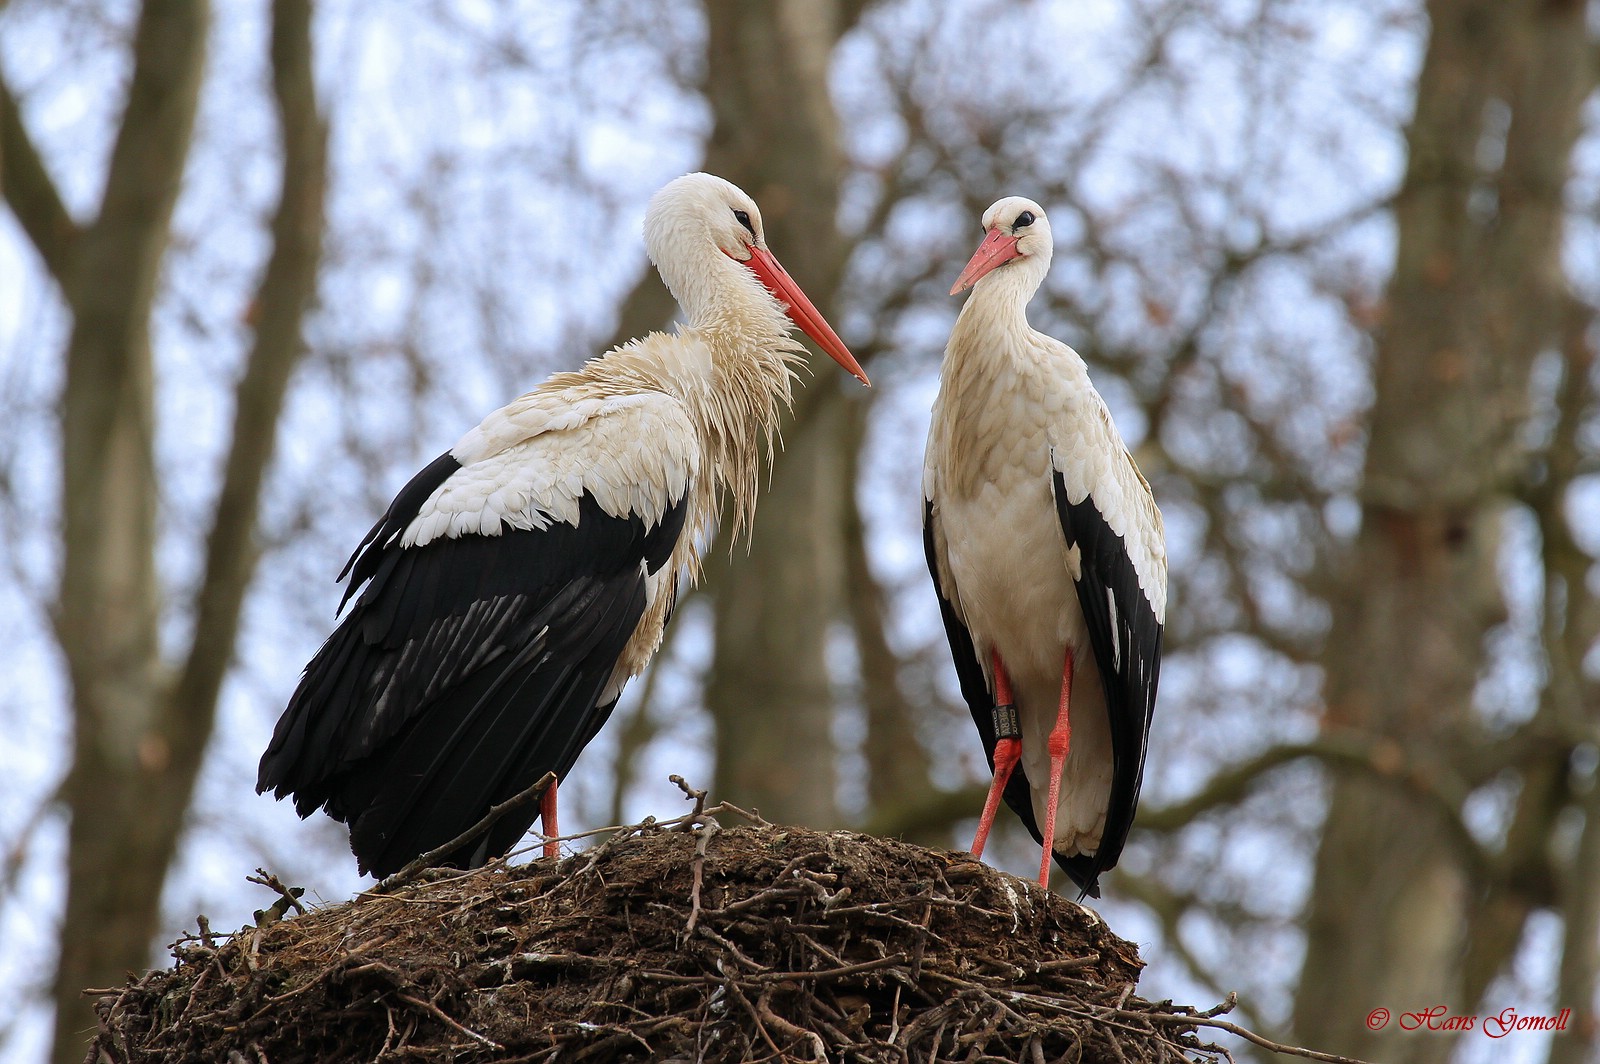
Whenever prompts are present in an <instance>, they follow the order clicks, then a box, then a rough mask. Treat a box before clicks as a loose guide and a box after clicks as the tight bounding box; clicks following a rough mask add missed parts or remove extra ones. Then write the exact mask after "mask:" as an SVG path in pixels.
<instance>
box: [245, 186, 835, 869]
mask: <svg viewBox="0 0 1600 1064" xmlns="http://www.w3.org/2000/svg"><path fill="white" fill-rule="evenodd" d="M645 236H646V243H647V246H648V248H649V251H650V256H651V259H652V260H653V261H654V262H655V263H656V265H657V268H658V269H659V270H660V272H661V275H662V278H663V280H665V281H666V282H667V285H668V287H669V288H671V289H672V292H673V294H674V295H675V296H676V297H677V298H678V300H679V302H680V303H681V304H682V306H683V308H684V311H685V316H686V318H687V323H686V325H685V326H684V327H682V328H681V329H680V330H679V331H678V333H677V334H675V335H663V334H652V335H650V336H648V337H645V338H643V339H641V340H636V341H633V342H631V343H629V344H625V345H623V346H622V347H619V348H617V349H615V350H613V351H610V352H608V353H606V354H605V355H603V356H600V357H599V358H596V359H594V360H592V361H590V362H589V363H587V364H586V365H585V366H584V367H583V368H582V369H580V370H578V371H576V372H571V373H560V374H557V375H555V376H553V377H551V378H550V379H549V380H548V381H546V382H545V383H544V384H543V385H541V386H540V387H538V388H537V389H535V390H534V391H532V392H530V393H528V394H527V395H524V396H522V397H521V398H519V399H517V400H515V401H513V402H512V403H510V404H509V405H507V406H505V407H503V408H501V409H500V410H497V411H495V412H494V413H492V414H490V415H489V416H488V417H487V418H485V419H484V420H483V422H482V423H481V424H479V425H478V426H477V427H476V428H474V429H473V430H471V431H470V432H468V433H467V434H466V435H465V436H464V437H462V439H461V440H460V441H459V442H457V443H456V445H455V446H454V447H452V448H451V449H450V450H449V451H448V452H446V453H445V454H443V455H441V456H440V457H439V458H438V459H436V460H435V461H434V462H433V463H432V464H430V465H429V466H428V467H427V468H426V469H424V470H422V472H420V473H418V474H417V476H416V477H414V478H413V479H412V480H411V482H410V483H409V484H407V485H406V486H405V487H404V488H403V489H402V490H401V491H400V493H399V495H398V496H396V498H395V500H394V502H393V503H392V504H391V505H390V507H389V509H388V511H387V512H386V513H385V514H384V516H383V517H382V518H381V519H380V520H379V521H378V523H377V524H376V525H375V526H374V527H373V528H372V530H371V531H370V532H369V533H368V534H367V536H366V538H365V539H364V540H363V541H362V543H361V545H360V546H359V547H358V548H357V550H356V552H355V554H354V556H352V558H351V559H350V562H349V564H348V565H347V566H346V568H345V572H344V573H342V574H341V577H343V576H346V575H348V576H349V578H350V584H349V588H348V590H347V591H346V594H345V599H346V601H347V602H348V601H349V599H350V598H351V596H353V595H354V596H355V605H354V606H353V607H352V608H351V610H350V612H349V613H347V614H346V615H345V617H344V619H343V621H342V622H341V623H340V625H339V626H338V628H337V629H336V630H335V631H334V633H333V635H332V636H330V637H329V639H328V641H327V642H326V643H325V644H324V645H323V647H322V649H321V650H319V651H318V652H317V654H316V656H315V657H314V658H313V659H312V661H311V663H310V664H309V665H307V666H306V670H305V674H304V676H303V677H302V679H301V682H300V686H299V688H298V689H297V690H296V692H295V694H294V696H293V698H292V699H291V701H290V703H289V706H288V708H287V709H286V710H285V712H284V714H283V717H282V718H281V719H280V720H279V722H278V726H277V729H276V731H275V732H274V734H273V738H272V743H271V745H270V746H269V747H268V749H267V751H266V753H265V754H264V755H263V756H262V759H261V769H260V776H259V780H258V789H259V790H267V789H269V788H271V789H273V790H274V791H275V793H276V795H277V796H278V797H280V798H281V797H284V796H285V795H287V794H293V795H294V796H295V808H296V810H297V811H298V812H299V813H300V815H301V816H307V815H309V814H310V813H311V812H312V810H314V809H316V808H318V807H322V808H324V809H326V810H327V812H328V813H329V814H330V815H331V816H333V817H335V818H336V819H339V820H342V821H345V822H347V823H348V824H349V825H350V843H351V848H352V849H353V850H354V851H355V854H356V856H357V859H358V861H359V863H360V865H361V867H362V870H363V871H369V872H372V873H373V874H375V875H380V876H381V875H387V874H390V873H392V872H394V871H395V870H397V869H399V868H400V867H402V866H403V865H404V864H405V863H406V862H407V861H409V860H410V859H411V858H413V857H415V856H417V855H419V854H422V853H425V852H427V851H428V850H430V849H433V848H435V847H439V846H442V845H443V844H445V843H448V842H450V841H452V840H453V839H455V838H456V837H457V836H458V835H460V834H461V833H462V832H464V831H465V830H466V829H467V828H469V827H471V826H472V825H473V824H475V823H476V822H477V821H478V820H480V819H481V818H482V817H483V816H485V815H486V814H487V813H488V811H489V810H490V809H491V808H492V807H493V806H494V805H496V804H498V803H500V802H503V801H505V800H506V799H507V798H510V797H512V796H514V795H516V794H518V793H520V792H521V791H522V790H524V789H526V788H528V787H530V786H531V785H533V783H534V782H535V781H537V780H538V779H539V778H540V777H541V776H542V775H543V774H544V773H545V772H547V771H554V772H555V773H556V774H557V776H558V777H561V778H564V777H565V776H566V774H567V773H568V771H569V770H570V769H571V768H572V766H573V763H574V762H575V761H576V759H577V757H578V754H579V752H580V751H581V750H582V749H583V747H584V746H585V745H586V744H587V743H588V742H589V740H590V739H592V738H593V737H594V735H595V733H596V732H597V731H598V730H599V729H600V727H601V725H603V724H604V723H605V720H606V718H607V717H608V716H609V714H610V712H611V709H612V708H613V707H614V706H615V704H616V700H617V697H618V695H619V694H620V693H621V691H622V688H623V685H624V684H625V683H626V682H627V681H628V679H629V678H631V677H632V676H634V675H636V674H637V673H638V672H639V671H640V670H641V669H643V668H644V665H645V663H646V662H647V661H648V660H649V659H650V657H651V655H652V654H654V653H655V651H656V649H657V647H658V646H659V645H660V643H661V637H662V632H663V629H664V627H665V625H666V622H667V619H668V616H669V615H670V613H671V611H672V605H673V601H674V597H675V593H676V590H677V588H678V585H679V582H680V581H686V580H692V579H693V578H694V577H695V576H696V575H697V570H698V555H697V551H696V548H697V545H698V544H699V543H701V542H702V541H703V539H704V534H705V533H706V531H707V530H708V528H709V527H710V526H711V525H712V524H713V523H714V522H715V521H716V520H717V518H718V516H719V513H718V507H719V502H720V499H721V497H722V493H723V491H724V490H726V491H727V493H728V495H729V496H730V498H731V500H732V504H733V507H734V513H733V521H734V526H735V531H736V532H737V531H738V530H740V529H742V528H747V527H748V525H749V522H750V520H751V518H752V517H753V515H754V512H755V503H756V488H757V465H758V461H759V455H760V452H761V450H762V449H763V447H767V448H770V446H771V441H772V434H773V432H774V431H775V429H776V426H777V419H778V415H779V412H780V411H781V410H782V409H783V408H784V407H785V406H786V405H787V404H788V402H789V397H790V380H791V376H792V367H793V366H794V364H795V363H797V362H798V361H799V358H800V350H801V349H800V347H799V344H798V343H797V342H796V341H795V340H794V339H793V337H792V336H791V335H790V332H789V328H790V319H792V320H793V321H794V322H795V323H798V324H799V325H800V326H801V327H802V328H803V329H804V330H805V331H806V332H807V333H808V334H810V335H811V336H812V337H813V338H814V339H816V340H817V342H818V344H819V345H820V346H821V347H822V348H823V349H824V350H825V351H827V352H828V353H829V354H830V355H832V356H833V357H834V358H835V360H837V361H838V362H839V363H840V364H841V365H842V366H844V367H845V368H846V369H847V370H849V371H851V372H852V373H854V374H855V375H856V376H857V377H859V378H861V380H862V381H863V382H865V380H866V377H865V375H864V374H862V372H861V369H860V367H859V366H858V365H857V364H856V363H855V360H854V358H852V357H851V355H850V353H849V352H848V351H847V350H846V349H845V347H844V345H843V343H842V342H841V341H840V340H839V338H838V337H837V336H836V335H835V334H834V333H833V330H832V329H831V328H829V327H828V325H827V323H826V322H825V321H824V320H823V319H822V317H821V316H820V315H819V314H818V313H817V312H816V310H815V308H814V307H812V306H811V304H810V302H809V300H807V299H806V297H805V296H804V294H803V293H801V292H800V290H799V289H798V287H796V286H795V285H794V282H793V281H792V280H790V279H789V277H788V275H787V274H786V273H784V272H783V269H782V267H781V266H779V265H778V264H777V262H776V260H774V259H773V258H772V256H771V253H770V252H768V251H767V249H766V245H765V242H764V240H763V238H762V235H761V219H760V214H759V212H758V211H757V209H756V206H755V204H754V203H753V202H751V201H750V200H749V198H748V197H747V196H745V195H744V193H742V192H741V191H739V189H737V188H735V187H734V186H733V185H731V184H729V183H727V182H726V181H723V180H721V179H720V178H714V177H711V176H709V175H705V174H691V175H689V176H688V177H684V178H680V179H678V180H677V181H674V182H672V183H671V184H669V185H668V186H666V188H664V189H663V190H662V191H661V192H660V193H658V194H657V196H656V197H655V198H654V199H653V200H652V202H651V205H650V209H649V211H648V212H647V214H646V218H645ZM780 300H781V302H780ZM785 314H787V315H788V317H787V318H786V317H785ZM358 592H359V594H358ZM342 607H343V603H341V608H342ZM541 813H542V815H543V816H544V829H545V834H546V835H554V834H555V832H556V825H555V806H554V794H553V791H552V792H551V793H549V794H548V795H547V798H546V801H545V803H544V805H543V806H542V807H541V809H540V810H530V811H527V812H525V813H508V814H507V815H506V816H505V817H503V818H502V820H501V821H500V822H499V823H497V824H496V826H495V827H494V828H493V829H492V830H491V831H490V832H489V833H488V835H487V836H486V837H485V838H484V839H483V840H482V841H481V842H479V843H477V844H474V845H470V846H467V847H464V848H462V849H461V851H460V852H457V853H454V854H451V855H449V856H448V857H447V858H446V861H447V863H450V864H455V865H458V866H463V867H471V866H474V865H477V864H481V863H483V862H484V861H485V860H487V859H489V858H491V857H495V856H498V855H500V854H503V853H505V852H507V851H508V850H509V849H510V848H511V847H512V846H513V845H515V843H516V841H517V840H518V839H519V838H521V837H522V835H523V834H524V833H525V832H526V831H527V829H528V828H529V827H530V826H531V825H532V823H533V820H534V819H535V817H536V816H538V815H540V814H541ZM553 850H554V844H553V843H552V844H549V845H547V849H546V852H547V853H551V852H553Z"/></svg>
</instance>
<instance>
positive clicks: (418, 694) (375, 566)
mask: <svg viewBox="0 0 1600 1064" xmlns="http://www.w3.org/2000/svg"><path fill="white" fill-rule="evenodd" d="M459 468H460V466H459V464H458V463H457V462H456V461H455V459H454V458H452V457H451V456H450V455H448V454H446V455H444V456H442V457H440V458H439V459H438V460H436V461H435V462H433V463H432V464H431V465H429V466H428V467H427V468H426V469H424V470H423V471H422V472H421V473H419V474H418V475H417V476H416V477H415V478H413V480H412V481H411V482H410V483H409V484H407V485H406V487H405V488H404V489H402V490H401V492H400V494H399V495H398V496H397V497H396V498H395V501H394V503H393V504H391V506H390V507H389V510H388V512H386V513H385V514H384V516H383V518H382V519H381V520H379V522H378V523H377V524H376V525H375V526H374V527H373V529H372V531H371V532H369V533H368V534H367V536H366V538H365V539H364V540H363V541H362V543H361V546H360V547H359V548H357V550H356V552H355V554H354V555H353V556H352V557H351V559H350V563H349V564H348V565H347V566H346V567H345V573H347V574H349V575H350V577H351V589H350V591H347V592H346V596H345V597H346V600H348V599H349V597H350V594H351V593H353V592H354V591H355V589H356V588H357V587H360V586H361V585H362V584H363V583H365V586H364V587H362V588H361V591H360V594H359V595H358V596H357V597H356V600H355V605H354V606H353V607H352V608H351V610H350V612H349V613H347V614H346V615H345V616H344V618H343V620H342V621H341V622H340V624H339V626H338V628H337V629H336V630H335V631H334V633H333V635H331V636H330V637H329V638H328V640H327V642H326V643H324V644H323V646H322V648H321V649H320V650H319V651H318V652H317V654H316V656H315V657H313V658H312V660H311V663H310V664H309V665H307V666H306V670H305V674H304V675H303V676H302V677H301V681H300V686H299V688H298V689H297V690H296V691H295V693H294V696H293V698H292V699H291V700H290V702H289V706H288V709H286V710H285V711H284V714H283V716H282V718H281V719H280V720H279V721H278V726H277V729H276V730H275V731H274V733H273V737H272V742H271V744H270V745H269V746H268V748H267V751H266V753H265V754H264V755H262V758H261V767H260V775H259V777H258V781H257V789H258V790H262V791H265V790H268V789H272V790H273V791H274V792H275V794H276V795H277V796H278V797H280V798H282V797H284V796H285V795H288V794H293V795H294V797H295V809H296V811H298V812H299V814H300V815H301V816H308V815H310V813H311V812H312V811H313V810H315V809H317V808H318V807H322V808H325V809H326V810H327V812H328V813H329V814H330V815H331V816H333V817H335V818H336V819H339V820H342V821H345V822H346V823H348V824H349V825H350V846H351V849H352V850H354V851H355V854H356V858H357V860H358V862H359V864H360V866H361V868H362V870H363V871H367V872H371V873H372V874H374V875H377V876H384V875H389V874H391V873H392V872H394V871H396V870H397V869H399V868H401V867H402V866H404V865H405V863H406V862H407V861H409V860H410V859H411V858H413V857H415V856H417V855H418V854H421V853H425V852H427V851H428V850H430V849H433V848H435V847H437V846H440V845H442V844H444V843H446V842H448V841H450V840H451V839H453V838H455V837H456V836H458V835H459V834H461V833H462V832H463V831H465V830H466V829H467V828H469V827H471V826H472V825H473V824H475V823H477V822H478V821H479V820H480V819H482V818H483V816H484V815H485V814H486V813H487V812H488V810H489V809H490V807H491V806H493V805H495V804H497V803H499V802H502V801H504V800H505V799H507V798H509V797H511V796H513V795H515V794H517V793H519V792H520V791H522V790H524V789H526V788H527V787H529V786H531V785H532V784H533V783H534V782H535V781H537V780H538V779H539V777H540V776H542V775H543V774H544V773H545V772H547V771H554V772H555V773H556V774H557V775H558V776H560V777H565V776H566V774H567V772H568V771H569V770H570V769H571V768H572V765H573V763H574V762H575V761H576V760H577V757H578V753H579V752H580V751H581V750H582V749H583V747H584V745H585V744H586V743H588V741H589V740H590V739H592V738H593V737H594V735H595V733H596V732H597V731H598V730H599V728H600V726H601V725H602V724H603V723H604V722H605V718H606V716H607V715H608V714H609V712H610V710H611V707H612V705H614V704H615V703H614V701H613V702H610V703H607V704H606V705H603V706H602V705H597V702H598V701H599V699H600V697H601V695H602V693H603V691H604V689H605V686H606V683H607V681H608V680H609V679H610V677H611V673H612V670H613V668H614V666H615V664H616V661H617V658H618V656H619V654H620V653H621V651H622V648H623V646H624V645H625V644H626V643H627V641H628V638H629V637H630V636H631V635H632V634H633V631H634V629H635V628H636V627H637V625H638V623H639V619H640V617H641V616H642V615H643V612H644V608H645V580H646V575H647V574H649V573H653V572H655V571H656V570H658V569H659V568H660V567H661V566H662V565H663V564H665V563H666V561H667V559H668V557H669V556H670V555H671V553H672V548H673V545H674V544H675V543H676V542H677V539H678V536H679V535H680V534H681V532H682V530H683V524H684V518H685V515H686V512H687V501H686V500H687V496H685V497H684V498H680V499H679V500H678V502H677V503H676V504H674V505H672V506H670V507H669V508H668V509H667V511H666V513H665V515H664V516H663V518H662V520H661V521H660V522H658V523H657V524H656V525H654V526H653V527H651V528H646V527H645V524H644V521H643V519H641V518H640V517H638V516H628V517H614V516H612V515H610V514H607V513H606V512H605V511H604V510H602V509H601V508H600V506H599V504H598V503H596V502H595V500H594V499H593V497H591V496H589V495H587V494H585V495H584V496H583V497H582V499H581V500H580V504H579V520H578V523H577V524H576V525H571V524H567V523H565V522H561V521H554V522H553V523H552V524H551V525H550V526H549V527H548V528H545V529H542V530H519V529H514V528H511V527H509V526H507V527H505V528H503V529H502V531H501V534H500V535H497V536H486V535H478V534H467V535H461V536H459V537H441V538H439V539H435V540H433V541H432V542H430V543H428V544H426V545H424V546H421V547H402V546H401V545H400V536H401V533H402V532H403V531H404V530H405V528H406V526H407V525H408V524H409V523H410V521H411V519H412V517H414V516H415V514H416V512H417V510H418V508H419V507H420V506H421V505H422V504H423V502H425V501H426V500H427V499H428V498H429V497H430V496H431V495H432V494H433V492H434V490H435V489H436V488H438V487H439V485H441V484H442V483H444V481H445V480H447V479H448V478H449V477H450V476H451V475H452V474H453V473H455V472H456V470H457V469H459ZM341 575H343V574H341ZM537 815H538V812H537V809H536V808H532V809H529V810H528V811H527V812H526V813H523V814H517V813H513V814H510V815H508V816H506V817H504V818H502V820H501V821H500V822H499V823H497V824H496V825H495V827H494V828H493V829H492V830H491V831H490V832H489V834H488V836H487V837H486V838H485V839H484V840H483V841H482V842H480V843H479V844H477V845H476V846H475V847H473V848H471V849H470V850H463V851H462V852H460V853H456V854H453V855H451V856H450V857H449V858H447V863H450V864H455V865H459V866H464V867H471V866H474V865H477V864H481V863H483V862H484V861H485V860H488V859H489V858H491V857H495V856H499V855H500V854H503V853H505V852H506V851H508V850H509V849H510V848H511V847H512V846H513V845H515V844H516V841H517V840H518V839H520V838H521V837H522V835H523V834H524V833H525V832H526V831H527V830H528V828H529V827H530V826H531V825H532V824H533V821H534V820H535V819H536V817H537Z"/></svg>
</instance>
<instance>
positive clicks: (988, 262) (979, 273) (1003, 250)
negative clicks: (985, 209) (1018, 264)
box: [950, 228, 1022, 295]
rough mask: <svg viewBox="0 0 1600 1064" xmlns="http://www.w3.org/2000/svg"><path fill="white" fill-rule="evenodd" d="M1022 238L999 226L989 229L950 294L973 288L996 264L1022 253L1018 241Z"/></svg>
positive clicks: (1005, 261) (1003, 262)
mask: <svg viewBox="0 0 1600 1064" xmlns="http://www.w3.org/2000/svg"><path fill="white" fill-rule="evenodd" d="M1020 239H1021V237H1015V236H1007V235H1006V234H1004V233H1002V232H1001V231H1000V230H999V229H998V228H995V229H991V230H989V235H988V236H986V237H984V238H983V243H981V244H979V245H978V250H977V251H974V252H973V253H972V258H970V259H968V260H967V266H966V269H964V270H962V271H961V276H960V277H957V278H956V283H955V284H953V285H951V286H950V294H951V295H956V294H957V293H959V292H961V291H963V290H964V289H967V288H971V287H972V286H973V285H975V284H977V283H978V282H979V281H981V280H983V277H984V275H985V274H987V273H988V272H989V271H990V270H992V269H994V268H995V267H996V266H1003V265H1005V264H1006V263H1008V262H1010V261H1011V260H1012V259H1014V258H1016V257H1017V256H1018V255H1020V254H1022V253H1021V252H1020V251H1018V250H1017V241H1018V240H1020Z"/></svg>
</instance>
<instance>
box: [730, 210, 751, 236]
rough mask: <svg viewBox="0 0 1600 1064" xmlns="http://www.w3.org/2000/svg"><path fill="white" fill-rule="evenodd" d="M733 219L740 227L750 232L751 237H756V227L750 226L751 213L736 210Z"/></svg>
mask: <svg viewBox="0 0 1600 1064" xmlns="http://www.w3.org/2000/svg"><path fill="white" fill-rule="evenodd" d="M733 217H734V219H735V220H737V221H738V223H739V224H740V225H742V226H744V227H745V228H746V229H747V230H749V231H750V235H751V236H755V235H756V227H755V226H753V225H751V224H750V213H749V212H748V211H738V210H736V211H734V212H733Z"/></svg>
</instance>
